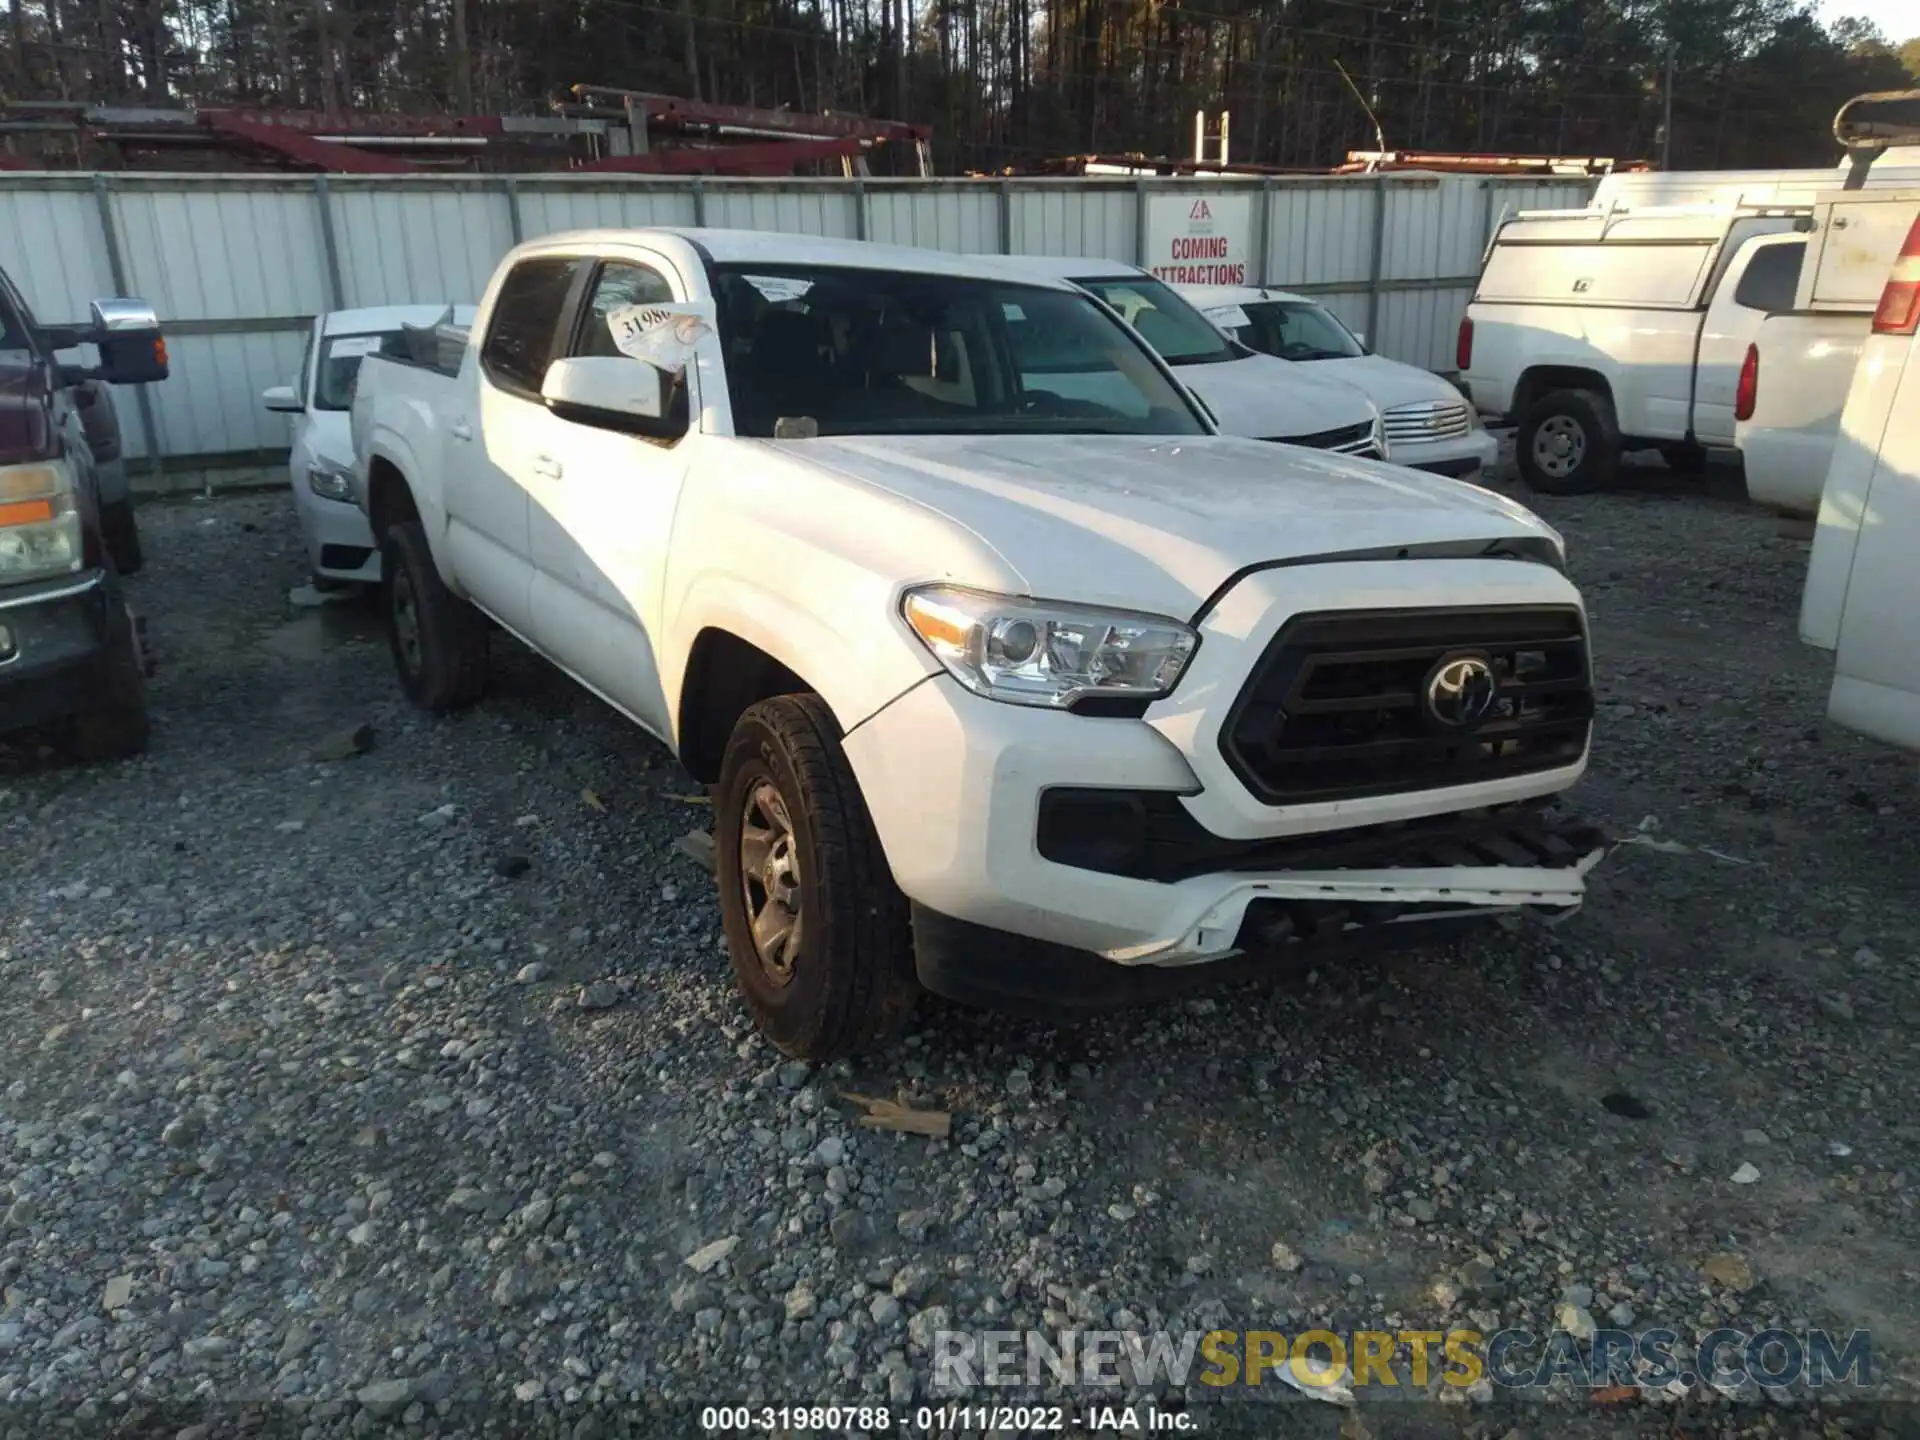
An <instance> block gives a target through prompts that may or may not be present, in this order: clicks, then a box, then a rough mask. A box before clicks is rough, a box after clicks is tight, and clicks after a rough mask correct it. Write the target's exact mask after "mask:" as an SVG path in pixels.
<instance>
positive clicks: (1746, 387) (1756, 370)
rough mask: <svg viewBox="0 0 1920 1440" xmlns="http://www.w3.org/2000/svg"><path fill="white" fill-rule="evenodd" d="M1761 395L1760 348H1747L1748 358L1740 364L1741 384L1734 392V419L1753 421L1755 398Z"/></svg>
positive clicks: (1753, 346) (1754, 346) (1752, 346)
mask: <svg viewBox="0 0 1920 1440" xmlns="http://www.w3.org/2000/svg"><path fill="white" fill-rule="evenodd" d="M1759 393H1760V347H1759V346H1758V345H1749V346H1747V358H1746V359H1745V360H1742V361H1741V362H1740V383H1739V385H1737V386H1736V387H1735V388H1734V392H1733V418H1734V419H1736V420H1751V419H1752V418H1753V402H1754V398H1755V397H1756V396H1757V395H1758V394H1759Z"/></svg>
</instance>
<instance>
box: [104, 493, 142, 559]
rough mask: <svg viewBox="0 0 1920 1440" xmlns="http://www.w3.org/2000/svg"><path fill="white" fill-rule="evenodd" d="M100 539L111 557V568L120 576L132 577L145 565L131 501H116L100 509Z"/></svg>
mask: <svg viewBox="0 0 1920 1440" xmlns="http://www.w3.org/2000/svg"><path fill="white" fill-rule="evenodd" d="M100 539H101V541H102V542H103V543H104V544H105V545H106V547H107V554H109V555H111V556H112V557H113V568H114V569H116V570H118V571H119V572H120V573H121V574H122V575H133V574H137V573H138V572H139V569H140V567H141V566H142V565H144V564H146V563H147V556H146V552H145V551H144V550H142V549H141V547H140V526H139V523H138V522H137V521H136V520H135V519H134V515H133V501H132V500H116V501H114V502H113V503H112V504H110V505H102V506H101V507H100Z"/></svg>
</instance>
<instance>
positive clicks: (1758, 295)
mask: <svg viewBox="0 0 1920 1440" xmlns="http://www.w3.org/2000/svg"><path fill="white" fill-rule="evenodd" d="M1809 213H1810V212H1809V210H1808V209H1807V207H1804V206H1798V207H1796V206H1713V205H1709V206H1679V207H1656V208H1652V209H1646V210H1631V211H1621V210H1617V209H1615V210H1549V211H1533V212H1523V213H1521V214H1520V215H1519V216H1518V217H1517V218H1515V219H1512V220H1509V221H1506V222H1505V223H1503V224H1502V225H1501V226H1500V227H1499V228H1498V229H1497V230H1496V231H1495V233H1494V237H1493V241H1492V243H1491V244H1490V245H1489V246H1488V248H1487V256H1486V263H1485V266H1484V268H1483V269H1482V271H1481V275H1480V280H1479V283H1478V285H1477V287H1476V288H1475V291H1474V296H1473V301H1472V303H1471V304H1470V305H1469V306H1468V308H1467V313H1466V317H1465V318H1464V319H1463V320H1462V321H1461V322H1460V336H1459V345H1458V353H1457V355H1456V357H1455V359H1456V363H1457V366H1458V369H1459V371H1460V375H1461V384H1462V387H1463V388H1464V389H1465V390H1466V392H1467V395H1468V398H1469V399H1470V400H1472V402H1473V403H1474V405H1475V406H1477V407H1478V408H1479V410H1480V412H1481V413H1482V414H1483V415H1487V416H1489V417H1499V418H1503V419H1505V420H1506V421H1508V422H1509V423H1511V424H1513V425H1514V426H1515V427H1516V431H1517V433H1516V435H1515V438H1514V456H1515V459H1516V461H1517V462H1518V464H1519V466H1520V471H1521V474H1522V475H1523V476H1524V477H1525V478H1526V480H1527V483H1528V484H1530V485H1531V486H1533V488H1534V489H1536V490H1540V491H1543V492H1545V493H1547V494H1556V495H1568V494H1580V493H1585V492H1587V491H1591V490H1595V489H1599V488H1601V487H1602V486H1604V485H1606V484H1607V483H1608V482H1609V481H1610V480H1611V479H1612V478H1613V475H1614V472H1615V470H1616V468H1617V466H1618V463H1619V459H1620V456H1621V455H1622V453H1624V452H1625V451H1628V450H1636V449H1658V450H1659V451H1660V452H1661V453H1662V454H1663V455H1664V456H1665V457H1666V459H1667V462H1668V464H1670V465H1672V466H1674V467H1675V468H1676V469H1680V470H1688V471H1692V470H1698V469H1700V468H1702V467H1703V466H1704V465H1705V462H1706V452H1707V449H1708V448H1710V447H1727V446H1731V445H1732V444H1733V443H1734V413H1733V412H1734V403H1735V399H1736V389H1737V386H1738V382H1739V376H1740V369H1741V365H1742V363H1743V362H1744V360H1745V358H1746V354H1747V346H1748V345H1749V344H1750V343H1751V342H1752V339H1753V336H1754V334H1755V332H1757V331H1758V329H1759V327H1760V322H1761V321H1762V320H1763V319H1764V318H1765V317H1766V315H1767V313H1768V311H1769V310H1772V309H1778V308H1780V307H1781V306H1782V305H1784V304H1786V303H1788V301H1789V298H1790V297H1791V295H1792V294H1793V287H1794V284H1795V282H1796V280H1797V278H1798V275H1799V270H1800V262H1801V258H1802V256H1803V254H1804V253H1805V250H1806V237H1805V235H1804V234H1802V233H1800V232H1802V231H1804V230H1805V228H1806V226H1807V224H1808V216H1809Z"/></svg>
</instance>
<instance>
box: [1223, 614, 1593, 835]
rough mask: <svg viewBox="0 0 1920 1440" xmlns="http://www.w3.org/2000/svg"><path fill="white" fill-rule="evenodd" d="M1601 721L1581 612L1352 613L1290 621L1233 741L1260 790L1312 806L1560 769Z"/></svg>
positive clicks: (1237, 769) (1234, 753)
mask: <svg viewBox="0 0 1920 1440" xmlns="http://www.w3.org/2000/svg"><path fill="white" fill-rule="evenodd" d="M1592 719H1593V684H1592V679H1591V676H1590V673H1589V669H1588V663H1587V638H1586V634H1585V631H1584V630H1583V629H1582V627H1581V623H1580V613H1579V612H1578V611H1577V610H1574V609H1571V608H1569V607H1564V606H1554V607H1529V608H1515V609H1497V610H1401V611H1392V610H1388V611H1377V610H1376V611H1347V612H1340V613H1333V614H1324V615H1301V616H1298V617H1296V618H1295V619H1293V620H1292V621H1289V622H1288V623H1287V624H1286V625H1285V626H1284V627H1282V629H1281V631H1280V633H1279V634H1278V635H1276V636H1275V637H1274V639H1273V643H1272V644H1270V645H1269V646H1268V647H1267V651H1266V654H1264V655H1262V656H1261V657H1260V660H1259V662H1258V663H1257V664H1256V665H1255V667H1254V672H1253V675H1252V677H1251V678H1250V679H1249V680H1248V682H1247V685H1246V688H1245V689H1243V690H1242V691H1241V692H1240V697H1239V699H1237V700H1236V701H1234V705H1233V709H1232V710H1231V711H1230V712H1229V713H1228V716H1227V722H1226V725H1225V727H1224V728H1223V729H1222V731H1221V736H1220V749H1221V752H1222V754H1224V755H1225V757H1226V760H1227V764H1228V765H1229V766H1230V767H1231V768H1232V770H1233V772H1234V774H1235V775H1237V776H1238V777H1239V778H1240V780H1241V782H1242V783H1243V784H1245V785H1246V787H1247V789H1248V790H1250V791H1251V792H1252V793H1253V794H1254V795H1255V796H1256V797H1258V798H1259V799H1261V800H1263V801H1265V802H1266V803H1268V804H1270V805H1283V804H1299V803H1304V802H1308V801H1320V800H1345V799H1354V798H1358V797H1361V796H1367V795H1388V794H1399V793H1403V792H1406V791H1411V790H1432V789H1437V788H1439V787H1442V786H1447V785H1465V784H1471V783H1474V782H1478V781H1485V780H1495V779H1501V778H1504V777H1506V776H1510V775H1527V774H1532V773H1534V772H1536V771H1540V770H1555V769H1558V768H1560V767H1561V766H1564V765H1571V764H1573V763H1574V762H1576V761H1577V760H1579V758H1580V756H1581V754H1582V753H1583V752H1584V751H1585V749H1586V745H1587V735H1588V731H1589V729H1590V727H1591V724H1592Z"/></svg>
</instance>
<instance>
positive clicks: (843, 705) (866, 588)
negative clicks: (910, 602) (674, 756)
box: [661, 570, 940, 748]
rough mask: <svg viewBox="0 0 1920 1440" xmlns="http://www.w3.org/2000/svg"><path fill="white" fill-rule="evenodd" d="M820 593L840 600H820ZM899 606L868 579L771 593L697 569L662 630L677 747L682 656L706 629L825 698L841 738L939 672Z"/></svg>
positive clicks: (887, 589)
mask: <svg viewBox="0 0 1920 1440" xmlns="http://www.w3.org/2000/svg"><path fill="white" fill-rule="evenodd" d="M782 578H783V579H784V580H787V581H789V582H790V580H791V577H790V576H783V577H782ZM826 595H837V596H839V597H841V600H840V603H838V604H831V605H829V604H824V603H820V599H819V597H824V596H826ZM897 605H898V596H897V593H896V590H895V587H891V586H888V585H886V584H884V583H882V582H880V581H879V580H877V579H872V578H871V577H868V583H865V584H861V583H858V582H856V583H855V584H853V585H851V586H847V587H842V586H828V587H821V588H818V589H815V588H812V587H802V586H792V587H791V588H788V587H786V586H783V587H782V588H780V589H775V588H773V587H772V586H771V585H769V584H766V583H764V582H762V581H760V580H759V579H757V578H754V577H752V576H749V575H744V574H741V573H738V572H733V571H722V570H707V571H704V572H702V573H701V574H699V575H698V576H696V577H695V578H694V579H693V581H692V583H691V584H689V585H688V586H687V588H686V590H685V591H684V592H683V593H682V595H681V597H680V600H679V604H678V608H677V609H676V610H675V611H674V612H673V615H672V619H671V621H670V625H669V630H668V634H669V635H670V636H671V637H672V646H671V649H670V651H669V653H667V654H664V655H663V656H662V657H661V658H662V660H663V662H665V663H663V665H662V667H661V669H662V679H663V681H664V687H663V688H664V689H665V692H666V701H667V714H668V715H669V716H670V717H671V718H672V724H673V729H674V736H673V739H674V745H675V747H676V748H678V747H679V745H680V741H681V736H680V733H679V731H680V714H681V699H682V696H683V695H684V693H685V690H686V682H687V669H688V661H689V660H690V658H691V656H692V653H693V646H694V642H695V641H696V640H697V639H698V638H699V636H700V634H701V633H702V632H703V631H706V630H722V631H725V632H727V633H729V634H731V635H734V636H736V637H738V638H739V639H741V640H744V641H746V642H747V643H748V644H750V645H752V646H754V647H755V648H757V649H759V650H761V651H763V652H765V653H766V654H768V655H771V656H772V657H773V658H774V659H775V660H778V661H779V662H780V663H781V664H782V665H784V666H786V667H787V669H789V670H791V671H792V672H793V673H794V674H796V675H798V676H799V677H800V678H801V679H802V680H804V681H806V683H807V684H808V686H809V687H811V688H812V689H813V691H814V692H815V693H816V694H818V695H819V696H820V698H821V699H822V700H824V701H826V702H827V706H828V708H829V709H831V710H832V711H833V717H834V719H835V720H837V721H838V722H839V724H840V729H841V732H842V733H843V734H844V733H847V732H850V731H852V730H853V729H854V728H855V727H856V726H858V725H860V724H861V723H862V722H863V721H865V720H867V719H869V718H870V717H871V716H873V715H874V714H875V713H877V712H878V711H880V710H881V709H883V708H885V707H886V706H887V705H888V704H890V703H891V702H892V701H894V700H896V699H898V698H899V697H900V696H901V695H903V694H904V693H906V692H907V691H908V690H910V689H912V688H913V687H914V686H915V685H917V684H919V683H920V682H921V681H922V680H924V679H926V678H927V676H929V675H933V674H937V673H939V671H940V663H939V662H938V661H937V660H935V659H934V658H933V656H932V655H930V654H928V653H927V650H926V648H925V647H924V646H923V645H921V644H920V642H919V641H918V640H917V639H916V638H915V637H914V636H913V635H912V634H911V633H910V632H909V631H908V630H907V628H906V624H905V622H904V621H900V620H898V619H897V618H896V615H895V610H894V607H896V606H897Z"/></svg>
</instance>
